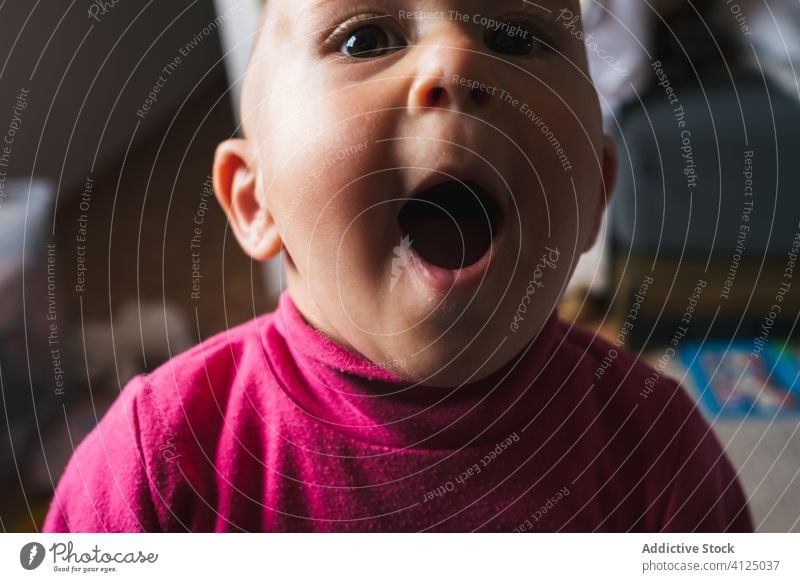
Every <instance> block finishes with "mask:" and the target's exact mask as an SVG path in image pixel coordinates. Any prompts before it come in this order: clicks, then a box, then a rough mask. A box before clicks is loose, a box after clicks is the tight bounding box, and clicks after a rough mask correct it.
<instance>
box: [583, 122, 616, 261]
mask: <svg viewBox="0 0 800 582" xmlns="http://www.w3.org/2000/svg"><path fill="white" fill-rule="evenodd" d="M602 155H603V159H602V160H601V171H602V181H601V184H600V200H599V203H598V204H597V210H596V212H595V215H594V223H593V224H592V232H591V234H590V235H589V237H588V238H587V239H586V244H585V245H584V248H583V252H584V253H586V252H589V251H590V250H591V249H592V247H594V245H595V243H596V242H597V236H598V234H599V233H600V227H601V226H602V225H603V214H604V213H605V211H606V208H608V204H609V203H610V202H611V197H612V196H613V195H614V188H615V187H616V185H617V165H618V163H619V158H618V155H617V146H616V145H615V144H614V140H613V139H611V137H610V136H608V135H603V154H602Z"/></svg>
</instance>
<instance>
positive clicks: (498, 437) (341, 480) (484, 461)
mask: <svg viewBox="0 0 800 582" xmlns="http://www.w3.org/2000/svg"><path fill="white" fill-rule="evenodd" d="M611 348H612V346H611V345H610V344H609V343H607V342H606V341H605V340H602V339H599V338H594V337H593V336H592V334H590V333H588V332H587V331H585V330H583V329H580V328H578V327H570V326H569V325H568V324H566V323H564V322H562V321H560V320H559V319H558V318H557V316H556V314H555V312H554V313H553V314H552V315H551V317H550V319H549V320H548V322H547V324H546V325H545V327H544V328H543V330H542V331H541V333H540V334H539V335H538V336H537V338H536V339H535V340H534V341H533V342H532V343H531V344H530V345H529V348H528V349H526V350H525V351H524V352H523V353H521V354H520V355H519V356H517V357H516V358H515V359H514V360H513V361H512V362H510V363H509V364H508V365H507V366H505V367H504V368H503V369H502V370H500V371H498V372H496V373H495V374H493V375H492V376H491V377H490V378H488V379H486V380H484V381H481V382H478V383H474V384H469V385H466V386H462V387H460V388H455V389H437V388H431V387H424V386H416V387H413V386H410V385H409V384H408V383H406V382H404V381H402V380H401V379H400V378H398V377H396V376H394V375H393V374H391V373H390V372H388V371H386V370H383V369H382V368H379V367H377V366H375V365H374V364H372V363H371V362H369V361H367V360H364V359H362V358H361V357H359V356H357V355H355V354H352V353H350V352H348V351H346V350H345V349H343V348H342V347H340V346H339V345H337V344H335V343H333V342H331V341H330V340H327V339H326V338H325V337H324V336H322V335H321V334H319V333H317V332H316V331H314V330H313V329H312V328H311V327H309V326H308V325H307V324H306V323H305V321H304V320H303V318H302V317H301V316H300V314H299V312H298V311H297V309H296V308H295V306H294V304H293V303H292V301H291V299H290V297H289V295H288V294H284V295H283V297H282V298H281V302H280V305H279V307H278V309H277V310H276V312H275V313H272V314H268V315H265V316H262V317H260V318H257V319H255V320H253V321H251V322H248V323H246V324H244V325H241V326H239V327H237V328H235V329H232V330H229V331H227V332H224V333H221V334H219V335H217V336H215V337H213V338H211V339H209V340H207V341H205V342H203V343H201V344H200V345H198V346H196V347H194V348H193V349H191V350H190V351H188V352H186V353H184V354H182V355H180V356H178V357H176V358H173V359H172V360H171V361H169V362H167V363H166V364H165V365H163V366H162V367H161V368H159V369H158V370H156V371H155V372H153V373H152V374H151V375H149V376H146V377H145V376H141V377H137V378H135V379H134V380H133V381H131V382H130V384H129V385H128V386H127V387H126V388H125V389H124V390H123V391H122V393H121V395H120V397H119V398H118V399H117V401H116V402H115V403H114V405H113V406H112V407H111V409H110V410H109V411H108V413H107V414H106V415H105V417H104V418H103V419H102V420H101V422H100V423H99V425H98V426H97V427H96V428H95V430H94V431H93V432H92V433H91V434H90V435H89V436H88V437H87V438H86V439H85V440H84V441H83V443H81V445H80V446H79V447H78V448H77V450H76V451H75V454H74V455H73V457H72V459H71V461H70V463H69V465H68V467H67V469H66V472H65V474H64V476H63V477H62V479H61V481H60V483H59V485H58V488H57V490H56V492H55V497H54V499H53V502H52V505H51V507H50V511H49V514H48V515H47V519H46V522H45V526H44V529H45V531H49V532H59V531H80V532H97V531H100V532H102V531H127V532H130V531H184V530H194V531H359V532H366V531H673V532H674V531H677V532H685V531H695V530H696V531H752V523H751V519H750V515H749V512H748V508H747V504H746V501H745V499H744V496H743V494H742V490H741V487H740V485H739V483H738V481H737V479H736V475H735V473H734V471H733V470H732V468H731V465H730V463H729V461H728V459H727V458H726V457H725V455H724V454H723V451H722V450H721V447H720V444H719V442H718V441H717V439H716V438H715V436H714V434H713V433H712V432H711V430H710V429H709V427H708V425H707V424H706V422H705V421H704V420H703V419H702V417H701V416H700V414H699V413H698V411H697V410H696V409H695V408H694V404H693V402H692V400H691V399H690V398H689V397H688V396H687V394H686V393H685V392H684V390H683V389H682V388H681V387H680V386H679V385H678V384H676V383H675V382H673V381H672V380H669V379H667V378H665V377H662V378H660V380H659V381H658V383H657V384H656V385H655V387H654V388H653V389H652V391H650V393H649V394H648V395H647V396H646V397H645V396H643V394H647V392H643V388H644V382H645V380H646V379H647V378H648V377H650V376H651V374H652V373H653V371H652V369H651V368H649V367H647V366H646V365H644V364H642V363H639V362H637V361H636V360H635V358H634V356H633V355H631V354H628V353H627V352H624V351H620V354H619V357H618V358H617V359H616V360H615V362H614V364H613V366H612V367H611V368H610V369H609V370H607V371H606V372H605V374H604V375H602V376H600V379H599V380H598V378H597V377H596V375H595V373H596V371H597V370H598V368H600V367H601V363H602V360H603V358H604V357H606V356H607V354H608V351H609V350H610V349H611Z"/></svg>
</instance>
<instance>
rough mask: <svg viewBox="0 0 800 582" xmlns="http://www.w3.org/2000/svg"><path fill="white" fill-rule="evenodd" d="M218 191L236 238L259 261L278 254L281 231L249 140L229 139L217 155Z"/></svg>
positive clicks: (215, 162) (216, 188)
mask: <svg viewBox="0 0 800 582" xmlns="http://www.w3.org/2000/svg"><path fill="white" fill-rule="evenodd" d="M214 192H215V193H216V195H217V200H218V201H219V204H220V206H222V209H223V210H224V211H225V214H226V215H227V216H228V222H229V223H230V225H231V229H232V230H233V234H234V235H235V236H236V240H238V241H239V244H240V245H241V246H242V248H243V249H244V251H245V252H246V253H247V254H248V255H250V256H251V257H252V258H254V259H255V260H257V261H266V260H268V259H271V258H273V257H274V256H276V255H277V254H278V253H279V252H280V251H281V248H282V242H281V237H280V233H279V232H278V229H277V227H276V225H275V220H274V218H273V216H272V213H271V212H270V211H269V208H268V207H267V201H266V196H265V194H264V192H263V191H262V188H261V180H260V179H259V169H258V163H257V160H256V159H255V157H254V156H253V152H252V145H251V143H250V142H249V141H248V140H246V139H229V140H226V141H224V142H222V143H221V144H219V146H217V151H216V153H215V155H214Z"/></svg>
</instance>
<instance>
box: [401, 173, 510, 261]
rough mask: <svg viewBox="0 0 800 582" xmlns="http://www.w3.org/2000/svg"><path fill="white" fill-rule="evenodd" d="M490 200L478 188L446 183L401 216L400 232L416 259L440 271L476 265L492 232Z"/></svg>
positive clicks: (420, 197) (407, 207) (423, 195)
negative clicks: (410, 243) (410, 246)
mask: <svg viewBox="0 0 800 582" xmlns="http://www.w3.org/2000/svg"><path fill="white" fill-rule="evenodd" d="M495 213H496V212H495V209H494V204H493V200H492V199H491V198H490V197H489V196H488V195H486V193H485V192H484V191H483V190H482V189H481V188H480V187H479V186H477V185H474V184H467V185H462V184H460V183H458V182H446V183H444V184H440V185H438V186H434V187H433V188H430V189H428V190H426V191H425V192H422V193H421V194H420V195H418V196H416V197H415V198H413V199H412V200H410V201H409V202H408V203H407V204H406V205H405V206H404V207H403V210H402V211H401V212H400V219H399V222H400V228H401V229H402V230H403V234H405V235H408V236H409V237H410V239H411V240H412V241H413V242H412V246H413V248H414V250H415V251H416V253H417V255H418V256H419V257H420V258H422V259H423V260H425V261H426V262H428V263H430V264H432V265H435V266H437V267H440V268H443V269H450V270H455V269H461V268H465V267H469V266H470V265H473V264H475V263H476V262H478V261H479V260H480V259H481V257H483V256H484V255H485V254H486V252H487V251H488V250H489V247H490V245H491V243H492V237H493V234H494V230H495V228H494V227H495V225H494V221H495Z"/></svg>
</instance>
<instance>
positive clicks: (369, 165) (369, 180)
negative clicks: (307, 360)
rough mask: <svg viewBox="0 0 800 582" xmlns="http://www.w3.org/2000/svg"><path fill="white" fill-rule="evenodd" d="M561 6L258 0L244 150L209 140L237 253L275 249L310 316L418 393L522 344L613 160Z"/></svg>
mask: <svg viewBox="0 0 800 582" xmlns="http://www.w3.org/2000/svg"><path fill="white" fill-rule="evenodd" d="M565 6H566V7H567V8H569V10H572V11H575V12H576V13H577V10H578V9H577V2H575V3H574V4H573V3H564V2H556V1H551V0H540V1H539V2H538V3H530V2H524V1H522V0H498V1H493V2H482V1H478V0H467V1H464V0H459V1H458V2H456V1H454V0H450V1H447V0H431V1H411V0H360V1H358V2H350V1H345V0H327V1H325V0H322V1H320V0H269V2H268V6H267V8H266V10H267V14H266V17H265V19H264V23H263V29H262V31H261V32H260V37H259V40H258V43H257V46H256V48H255V52H254V55H253V57H252V62H251V65H250V69H249V71H248V74H247V79H246V83H245V91H244V99H243V119H244V121H243V123H244V126H245V130H246V135H247V141H246V142H231V143H229V144H227V146H226V144H223V145H222V146H221V148H220V150H219V151H218V155H217V160H216V164H217V168H216V169H215V171H216V174H215V178H216V179H217V189H218V194H221V195H220V200H221V201H222V202H223V206H225V207H226V208H227V209H228V214H229V216H230V217H231V220H232V224H233V227H234V231H235V232H236V234H237V236H238V238H239V240H240V242H241V243H242V244H243V246H244V247H245V249H246V250H248V251H249V252H250V254H251V255H252V256H254V257H256V258H259V259H261V258H268V257H269V256H270V255H271V254H273V253H274V252H277V250H278V249H279V248H280V247H281V246H282V248H283V250H284V251H285V264H286V273H287V278H288V285H289V290H290V292H291V294H292V297H293V299H294V301H295V303H296V304H297V306H298V308H299V310H300V311H301V313H302V314H303V315H304V316H305V318H306V319H307V320H308V321H309V322H310V323H311V324H312V325H314V326H315V327H317V328H319V329H320V330H321V331H323V332H324V333H325V334H327V335H329V336H330V337H332V338H333V339H335V340H337V341H338V342H339V343H341V344H342V345H344V346H346V347H348V348H350V349H352V350H354V351H356V352H359V353H360V354H362V355H364V356H365V357H367V358H369V359H370V360H372V361H373V362H376V363H377V364H379V365H383V366H384V367H386V368H388V369H389V370H390V371H392V372H394V373H395V374H398V375H400V376H402V377H405V378H408V379H412V380H416V381H421V382H422V383H425V384H430V385H454V384H457V383H461V382H471V381H475V380H478V379H481V378H483V377H485V376H487V375H489V374H490V373H492V372H494V371H496V370H497V369H499V368H500V367H502V366H503V365H504V364H506V363H507V362H509V361H510V360H511V359H512V358H513V356H515V355H516V354H518V353H519V352H520V351H521V350H522V349H524V347H525V346H526V344H527V343H529V342H530V341H531V340H532V339H533V338H534V337H535V336H536V334H537V333H538V331H539V330H540V329H541V326H542V324H543V323H544V322H545V321H546V319H547V318H548V316H549V315H550V314H551V312H552V311H553V309H554V308H555V306H556V305H557V302H558V300H559V298H560V296H561V295H562V293H563V290H564V288H565V286H566V284H567V282H568V280H569V278H570V276H571V275H572V273H573V271H574V268H575V265H576V263H577V260H578V259H579V257H580V255H581V254H582V253H583V252H584V251H585V250H588V249H589V248H590V247H591V245H592V243H593V242H594V238H595V235H596V231H597V227H598V224H599V220H600V217H601V214H602V212H603V210H604V209H605V204H606V198H605V196H604V192H605V190H604V184H605V186H606V187H608V186H610V182H611V181H612V180H613V174H614V163H615V160H614V154H613V147H612V146H611V145H610V142H608V140H607V139H606V138H604V136H603V135H602V130H601V117H600V110H599V106H598V100H597V96H596V92H595V90H594V88H593V86H592V84H591V82H590V80H589V79H588V77H587V67H586V61H585V52H584V47H583V45H582V43H581V41H580V40H579V38H578V35H576V34H575V33H574V32H575V31H576V30H577V28H576V25H575V21H574V20H573V21H572V24H571V25H570V24H569V22H570V13H568V12H566V11H565V10H566V9H565ZM231 152H233V153H231ZM231 156H232V158H231ZM237 160H240V161H237ZM240 164H241V165H240ZM220 167H224V168H228V171H227V173H226V172H222V171H220ZM231 168H233V169H232V170H231ZM225 176H238V177H231V178H230V179H226V178H225ZM226 189H227V190H228V191H229V192H228V194H227V195H226V193H225V190H226ZM220 191H222V192H221V193H220ZM226 200H227V202H226ZM232 208H234V210H231V209H232ZM236 208H238V210H235V209H236ZM264 240H269V241H271V242H270V243H269V244H267V243H265V242H264Z"/></svg>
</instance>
